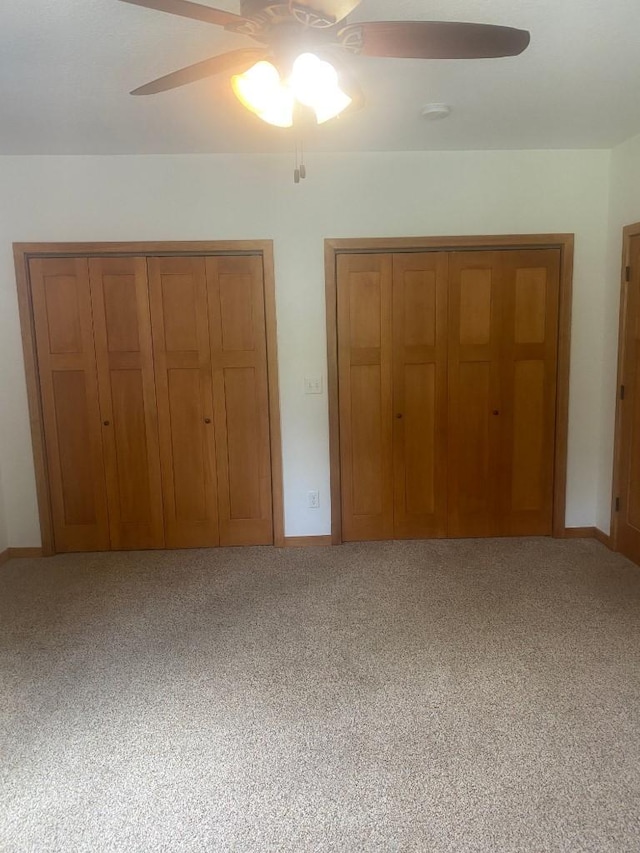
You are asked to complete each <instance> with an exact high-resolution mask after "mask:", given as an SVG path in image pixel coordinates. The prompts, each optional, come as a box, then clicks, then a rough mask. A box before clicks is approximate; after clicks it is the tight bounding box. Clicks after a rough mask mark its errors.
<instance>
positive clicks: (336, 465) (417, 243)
mask: <svg viewBox="0 0 640 853" xmlns="http://www.w3.org/2000/svg"><path fill="white" fill-rule="evenodd" d="M639 228H640V226H639ZM515 248H521V249H560V251H561V267H560V304H559V320H558V384H557V398H556V400H557V402H556V442H555V466H554V486H553V528H552V529H553V535H554V536H556V537H562V536H564V535H565V515H566V491H567V444H568V434H569V370H570V352H571V307H572V292H573V289H572V280H573V255H574V235H573V234H564V233H563V234H507V235H495V236H486V235H481V236H469V237H464V236H455V237H375V238H353V239H351V238H350V239H334V238H330V239H326V240H325V244H324V257H325V298H326V318H327V319H326V322H327V366H328V382H327V385H328V398H329V456H330V470H331V536H332V541H333V544H334V545H339V544H340V543H341V542H342V505H341V504H342V501H341V491H340V421H339V408H338V405H339V400H338V332H337V281H336V259H337V255H338V254H339V253H342V252H354V253H360V252H367V253H370V252H402V251H406V252H420V251H425V250H432V251H449V250H456V251H460V250H463V251H464V250H468V251H474V250H478V249H495V250H500V249H515Z"/></svg>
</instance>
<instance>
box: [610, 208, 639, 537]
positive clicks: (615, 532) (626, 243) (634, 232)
mask: <svg viewBox="0 0 640 853" xmlns="http://www.w3.org/2000/svg"><path fill="white" fill-rule="evenodd" d="M638 236H640V222H634V223H632V224H631V225H625V226H624V228H623V229H622V257H621V266H620V308H619V312H618V367H617V373H616V379H617V384H616V415H615V431H614V440H613V471H612V477H611V533H610V539H611V547H612V549H613V550H614V551H617V550H618V537H619V525H618V520H619V517H620V514H619V512H617V511H616V497H618V496H619V495H618V492H619V487H620V480H621V471H620V461H621V458H620V457H621V452H622V447H621V444H622V406H621V403H622V400H621V399H620V390H619V389H620V387H621V386H622V384H623V372H624V370H623V368H624V345H625V339H626V332H627V328H626V314H627V288H626V284H627V282H626V268H627V266H628V265H629V260H630V258H629V250H630V244H631V238H632V237H638Z"/></svg>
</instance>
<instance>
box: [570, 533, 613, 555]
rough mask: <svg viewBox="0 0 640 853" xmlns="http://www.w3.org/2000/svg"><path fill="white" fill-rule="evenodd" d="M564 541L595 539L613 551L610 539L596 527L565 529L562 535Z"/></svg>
mask: <svg viewBox="0 0 640 853" xmlns="http://www.w3.org/2000/svg"><path fill="white" fill-rule="evenodd" d="M563 538H564V539H597V540H598V542H600V543H601V544H602V545H604V546H605V547H607V548H609V550H611V551H613V550H614V549H613V547H612V543H611V537H610V536H608V535H607V534H606V533H603V532H602V530H600V529H598V528H597V527H566V528H565V530H564V534H563Z"/></svg>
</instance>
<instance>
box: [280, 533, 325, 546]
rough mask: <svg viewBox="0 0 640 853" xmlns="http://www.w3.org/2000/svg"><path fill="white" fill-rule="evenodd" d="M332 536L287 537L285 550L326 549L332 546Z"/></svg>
mask: <svg viewBox="0 0 640 853" xmlns="http://www.w3.org/2000/svg"><path fill="white" fill-rule="evenodd" d="M332 544H333V543H332V541H331V536H287V537H285V539H284V547H285V548H326V547H327V546H331V545H332Z"/></svg>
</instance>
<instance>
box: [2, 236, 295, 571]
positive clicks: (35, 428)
mask: <svg viewBox="0 0 640 853" xmlns="http://www.w3.org/2000/svg"><path fill="white" fill-rule="evenodd" d="M234 254H235V255H260V257H261V258H262V268H263V276H264V299H265V325H266V341H267V381H268V387H269V433H270V451H271V502H272V513H273V544H274V546H275V547H282V545H283V544H284V539H285V537H284V488H283V470H282V431H281V426H280V392H279V373H278V341H277V324H276V297H275V266H274V252H273V240H196V241H184V240H179V241H148V242H117V243H116V242H111V243H96V242H87V243H13V258H14V264H15V275H16V287H17V294H18V311H19V318H20V331H21V337H22V350H23V356H24V366H25V378H26V386H27V402H28V408H29V424H30V429H31V444H32V449H33V460H34V471H35V481H36V495H37V501H38V518H39V522H40V537H41V541H42V554H43V556H46V557H48V556H52V555H53V554H55V553H56V549H55V541H54V536H53V517H52V512H51V490H50V484H49V475H48V464H47V450H46V442H45V435H44V418H43V413H42V397H41V389H40V379H39V373H38V357H37V350H36V340H35V326H34V315H33V302H32V298H31V279H30V276H29V261H30V260H31V259H32V258H38V257H41V258H55V257H91V256H94V257H109V256H117V255H137V256H145V257H150V256H154V255H167V256H169V255H183V256H196V255H234Z"/></svg>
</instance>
